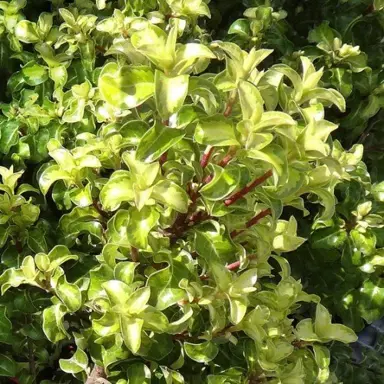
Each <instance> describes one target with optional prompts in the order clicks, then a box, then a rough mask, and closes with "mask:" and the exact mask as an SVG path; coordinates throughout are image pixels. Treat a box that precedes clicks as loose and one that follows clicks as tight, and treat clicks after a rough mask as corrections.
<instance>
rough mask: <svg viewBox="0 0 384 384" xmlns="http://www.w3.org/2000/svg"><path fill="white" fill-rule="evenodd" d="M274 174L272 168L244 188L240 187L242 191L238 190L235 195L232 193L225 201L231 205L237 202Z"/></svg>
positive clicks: (227, 204)
mask: <svg viewBox="0 0 384 384" xmlns="http://www.w3.org/2000/svg"><path fill="white" fill-rule="evenodd" d="M271 176H272V170H271V169H270V170H269V171H267V172H266V173H264V175H262V176H260V177H259V178H257V179H256V180H254V181H252V183H251V184H249V185H247V186H245V187H244V188H243V189H240V191H238V192H236V193H235V194H234V195H232V196H231V197H230V198H228V199H227V200H225V201H224V204H225V205H226V206H227V207H229V206H230V205H232V204H233V203H235V202H236V201H237V200H239V199H241V198H242V197H244V196H245V195H246V194H247V193H249V192H251V191H252V190H253V189H255V188H256V187H257V186H258V185H260V184H262V183H263V182H264V181H265V180H267V179H268V178H269V177H271Z"/></svg>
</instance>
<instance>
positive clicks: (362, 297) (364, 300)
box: [357, 279, 384, 323]
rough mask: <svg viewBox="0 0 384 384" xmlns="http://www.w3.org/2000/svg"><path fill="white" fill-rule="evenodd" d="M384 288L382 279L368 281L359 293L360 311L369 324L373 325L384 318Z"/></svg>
mask: <svg viewBox="0 0 384 384" xmlns="http://www.w3.org/2000/svg"><path fill="white" fill-rule="evenodd" d="M383 300H384V287H383V282H382V279H375V280H373V279H367V280H365V281H364V282H363V285H362V287H361V288H360V292H359V302H358V304H357V305H358V309H359V312H360V313H361V316H362V317H363V319H364V320H365V321H366V322H367V323H372V322H373V321H375V320H378V319H380V318H381V317H382V316H383V310H382V303H383Z"/></svg>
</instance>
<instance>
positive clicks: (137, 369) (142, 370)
mask: <svg viewBox="0 0 384 384" xmlns="http://www.w3.org/2000/svg"><path fill="white" fill-rule="evenodd" d="M151 377H152V375H151V370H150V369H149V368H148V367H147V366H146V365H145V364H143V363H134V364H130V365H129V367H128V384H151Z"/></svg>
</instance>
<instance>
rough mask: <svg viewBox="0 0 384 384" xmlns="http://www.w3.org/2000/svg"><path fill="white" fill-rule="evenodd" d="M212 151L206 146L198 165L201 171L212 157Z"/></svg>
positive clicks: (212, 149) (211, 148) (210, 147)
mask: <svg viewBox="0 0 384 384" xmlns="http://www.w3.org/2000/svg"><path fill="white" fill-rule="evenodd" d="M213 151H214V148H213V147H212V146H211V145H208V146H207V148H206V149H205V151H204V153H203V156H202V158H201V160H200V165H201V167H202V168H203V169H204V168H205V167H206V166H207V165H208V163H209V159H210V157H211V156H212V153H213Z"/></svg>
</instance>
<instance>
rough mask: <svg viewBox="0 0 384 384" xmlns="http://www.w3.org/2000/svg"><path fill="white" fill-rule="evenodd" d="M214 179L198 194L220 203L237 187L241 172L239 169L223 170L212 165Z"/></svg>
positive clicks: (227, 168) (229, 168)
mask: <svg viewBox="0 0 384 384" xmlns="http://www.w3.org/2000/svg"><path fill="white" fill-rule="evenodd" d="M211 167H212V168H213V172H214V177H213V179H212V181H210V182H209V183H208V184H206V185H204V186H203V187H202V188H201V189H200V194H201V195H202V196H203V197H204V198H205V199H207V200H211V201H221V200H223V199H224V198H225V197H227V196H229V195H230V194H231V193H232V192H233V191H234V190H235V189H236V188H237V187H238V185H239V183H240V180H241V171H240V169H239V167H231V166H230V165H229V166H228V167H226V168H225V169H223V168H221V167H219V166H217V165H214V164H212V165H211Z"/></svg>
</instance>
